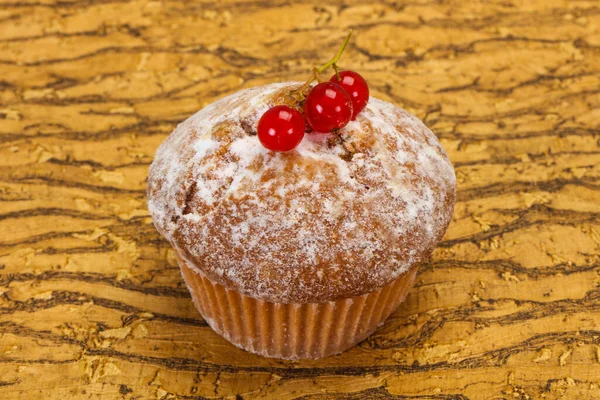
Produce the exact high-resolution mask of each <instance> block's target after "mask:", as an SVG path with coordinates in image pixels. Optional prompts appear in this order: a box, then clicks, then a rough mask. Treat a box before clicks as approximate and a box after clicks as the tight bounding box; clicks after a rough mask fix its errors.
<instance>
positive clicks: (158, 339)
mask: <svg viewBox="0 0 600 400" xmlns="http://www.w3.org/2000/svg"><path fill="white" fill-rule="evenodd" d="M348 27H353V28H355V29H356V36H355V38H354V40H353V41H352V43H351V45H350V47H349V49H348V51H347V52H346V54H345V56H344V58H343V63H342V66H345V67H347V68H352V69H356V70H358V71H360V72H361V73H362V74H364V75H365V76H366V78H367V79H368V82H369V83H370V86H371V89H372V92H373V94H374V95H375V96H377V97H380V98H383V99H386V100H389V101H392V102H394V103H396V104H398V105H401V106H403V107H405V108H407V109H408V110H410V111H412V112H414V113H415V114H417V115H418V116H419V117H420V118H422V119H423V120H424V121H425V122H426V123H427V125H429V126H430V127H431V128H432V129H433V130H434V131H435V132H436V134H437V135H438V136H439V137H440V139H441V141H442V143H443V145H444V146H445V148H446V149H447V150H448V152H449V154H450V157H451V159H452V161H453V162H454V165H455V167H456V172H457V177H458V182H459V185H458V204H457V206H456V212H455V215H454V220H453V222H452V224H451V226H450V229H449V231H448V233H447V235H446V237H445V239H444V241H443V243H441V245H440V247H439V249H438V250H437V251H436V252H435V255H434V258H433V260H432V262H431V263H429V264H428V265H426V266H424V267H423V268H422V270H421V272H420V275H419V277H418V281H417V284H416V287H415V288H414V289H413V290H412V291H411V293H410V295H409V296H408V299H407V301H406V303H405V304H404V305H403V306H402V307H401V308H400V309H399V310H398V311H397V312H395V313H394V314H393V316H392V317H391V318H390V319H389V321H388V322H387V323H386V324H385V326H384V327H383V328H381V329H380V330H379V331H378V332H377V333H376V334H374V335H373V336H372V337H370V338H369V339H368V340H366V341H365V342H363V343H362V344H360V345H359V346H358V347H356V348H354V349H352V350H351V351H348V352H347V353H345V354H343V355H341V356H337V357H330V358H327V359H324V360H321V361H313V362H284V361H277V360H269V359H263V358H260V357H258V356H254V355H251V354H248V353H245V352H243V351H241V350H238V349H236V348H234V347H232V346H231V345H229V344H228V343H227V342H225V341H224V340H223V339H221V338H220V337H218V336H217V335H216V334H214V333H213V332H212V331H211V330H210V328H209V327H208V326H207V325H206V323H205V322H204V321H203V320H202V319H201V317H200V316H199V315H198V314H197V312H196V311H195V310H194V308H193V306H192V302H191V300H190V297H189V296H188V294H187V291H186V289H185V287H184V286H183V282H182V280H181V278H180V276H179V272H178V270H177V267H176V264H175V260H174V258H173V253H172V252H171V251H170V250H169V246H168V245H167V243H166V242H165V241H164V240H162V239H161V237H160V236H159V235H158V233H157V232H156V231H155V229H154V228H153V226H152V224H151V220H150V218H149V217H148V213H147V211H146V206H145V195H144V187H145V179H146V174H147V169H148V165H149V163H150V162H151V160H152V157H153V154H154V151H155V149H156V148H157V146H158V145H159V143H160V142H161V141H162V140H163V139H164V138H165V136H166V135H167V134H168V133H169V132H170V131H171V130H172V129H173V127H174V126H175V125H176V124H177V123H178V122H179V121H181V120H183V119H184V118H186V117H187V116H189V115H190V114H192V113H193V112H195V111H196V110H197V109H199V108H201V107H202V106H204V105H206V104H207V103H209V102H212V101H213V100H215V99H217V98H220V97H222V96H224V95H226V94H229V93H232V92H234V91H236V90H238V89H240V88H242V87H249V86H255V85H260V84H264V83H267V82H275V81H283V80H291V79H303V78H304V77H306V75H307V73H308V72H309V71H310V69H311V67H312V66H313V65H315V64H317V63H318V62H321V61H325V60H327V59H328V58H329V57H330V56H331V55H332V54H333V53H334V52H335V50H336V49H337V47H338V45H339V43H340V41H341V40H342V38H343V36H344V35H345V34H346V31H347V28H348ZM599 121H600V2H598V1H585V0H578V1H567V0H563V1H554V0H552V1H551V0H497V1H493V2H487V1H483V0H478V1H475V0H473V1H456V0H455V1H452V0H437V1H436V0H434V1H432V0H411V1H399V2H391V1H387V0H381V1H378V2H371V1H368V0H347V1H344V2H343V3H342V2H338V3H337V4H325V3H324V2H323V1H316V0H315V1H312V2H304V4H300V2H291V1H285V0H274V1H266V0H256V1H223V2H208V1H207V2H202V1H196V2H188V1H184V0H170V1H123V0H82V1H75V0H61V1H52V0H23V1H21V0H0V397H2V398H3V399H42V398H43V399H67V398H76V399H96V398H102V399H121V398H123V399H142V398H143V399H146V398H148V399H204V398H221V397H226V398H231V399H236V400H239V399H260V398H275V399H284V398H302V399H351V398H363V399H378V398H391V399H446V400H449V399H542V398H543V399H562V398H564V399H599V398H600V257H599V253H600V187H599V185H600V183H599V180H600V149H599V147H600V123H599Z"/></svg>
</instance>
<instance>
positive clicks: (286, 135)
mask: <svg viewBox="0 0 600 400" xmlns="http://www.w3.org/2000/svg"><path fill="white" fill-rule="evenodd" d="M305 129H306V125H305V124H304V118H302V114H300V113H299V112H298V111H296V110H294V109H293V108H290V107H288V106H275V107H273V108H270V109H268V110H267V111H266V112H265V113H264V114H263V115H262V117H260V121H258V140H260V143H261V144H262V145H263V146H265V147H266V148H267V149H269V150H272V151H290V150H292V149H293V148H295V147H296V146H298V145H299V144H300V142H301V141H302V138H303V137H304V131H305Z"/></svg>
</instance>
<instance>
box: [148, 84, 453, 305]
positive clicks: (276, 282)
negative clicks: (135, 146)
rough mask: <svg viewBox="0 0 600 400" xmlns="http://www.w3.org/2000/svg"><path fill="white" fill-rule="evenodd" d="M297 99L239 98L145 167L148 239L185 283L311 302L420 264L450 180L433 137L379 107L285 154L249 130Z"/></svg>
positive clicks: (250, 92)
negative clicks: (174, 254) (171, 256)
mask: <svg viewBox="0 0 600 400" xmlns="http://www.w3.org/2000/svg"><path fill="white" fill-rule="evenodd" d="M297 86H299V84H298V83H284V84H273V85H267V86H262V87H258V88H252V89H246V90H242V91H240V92H238V93H236V94H234V95H232V96H229V97H227V98H224V99H222V100H220V101H217V102H215V103H213V104H211V105H210V106H208V107H206V108H204V109H203V110H201V111H199V112H198V113H196V114H195V115H194V116H192V117H190V118H189V119H188V120H186V121H185V122H183V123H182V124H180V125H179V126H178V127H177V128H176V129H175V131H174V132H173V133H172V134H171V135H170V136H169V138H168V139H167V140H166V141H165V142H164V143H163V144H162V145H161V146H160V148H159V149H158V152H157V154H156V158H155V160H154V162H153V164H152V166H151V167H150V174H149V177H148V204H149V209H150V213H151V215H152V217H153V219H154V223H155V225H156V227H157V229H158V230H159V231H160V232H161V233H162V234H163V235H164V236H165V237H166V238H167V239H168V240H169V241H170V242H171V243H172V245H173V246H174V247H175V248H176V249H177V250H178V252H179V253H180V255H181V256H182V257H183V258H185V259H186V261H188V264H190V265H191V266H193V267H194V268H196V269H197V271H199V272H201V273H202V274H204V275H206V276H208V277H209V278H210V279H212V280H214V281H216V282H219V283H221V284H223V285H225V286H227V287H229V288H231V289H234V290H236V291H238V292H241V293H243V294H246V295H248V296H250V297H254V298H258V299H263V300H269V301H275V302H283V303H292V302H294V303H297V302H321V301H328V300H335V299H338V298H345V297H352V296H357V295H361V294H364V293H368V292H371V291H373V290H375V289H377V288H379V287H381V286H384V285H386V284H388V283H390V282H391V281H392V280H394V279H395V278H396V277H398V276H399V275H400V274H402V273H403V272H406V271H407V270H408V269H410V268H411V267H413V266H414V265H416V264H418V263H419V262H421V261H422V260H423V259H424V258H426V257H428V256H429V254H430V253H431V251H432V250H433V248H434V246H435V245H436V244H437V242H438V241H439V240H440V239H441V236H442V235H443V233H444V231H445V229H446V227H447V225H448V223H449V221H450V217H451V215H452V211H453V205H454V199H455V185H456V183H455V176H454V170H453V168H452V165H451V164H450V162H449V160H448V157H447V155H446V153H445V152H444V150H443V148H442V147H441V145H440V144H439V142H438V140H437V138H436V137H435V135H433V133H432V132H431V131H430V130H429V129H427V127H425V125H424V124H423V123H422V122H421V121H420V120H419V119H417V118H416V117H414V116H412V115H411V114H409V113H407V112H406V111H404V110H402V109H400V108H398V107H396V106H394V105H392V104H390V103H387V102H384V101H381V100H377V99H374V98H371V99H370V100H369V103H368V105H367V107H366V108H365V109H364V110H363V111H362V112H361V113H360V114H359V115H358V116H357V119H356V121H352V122H350V123H349V124H348V125H347V126H346V127H344V128H343V129H341V130H340V132H339V134H338V135H336V134H307V135H305V137H304V139H303V141H302V142H301V143H300V145H299V146H298V147H297V148H296V149H295V150H293V151H291V152H288V153H273V152H270V151H268V150H266V149H265V148H264V147H263V146H262V145H261V144H260V142H259V140H258V138H257V136H256V134H255V131H254V130H255V129H256V125H257V122H258V118H259V117H260V115H262V113H264V111H266V110H267V109H268V108H269V107H271V106H273V105H276V104H280V103H281V99H282V96H283V94H285V93H286V92H289V91H290V90H291V89H293V88H295V87H297Z"/></svg>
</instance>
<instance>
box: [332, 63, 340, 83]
mask: <svg viewBox="0 0 600 400" xmlns="http://www.w3.org/2000/svg"><path fill="white" fill-rule="evenodd" d="M332 67H333V70H334V71H335V77H336V78H337V80H338V82H339V81H341V80H342V77H341V76H340V68H339V67H338V66H337V64H333V65H332Z"/></svg>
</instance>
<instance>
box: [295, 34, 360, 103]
mask: <svg viewBox="0 0 600 400" xmlns="http://www.w3.org/2000/svg"><path fill="white" fill-rule="evenodd" d="M350 36H352V29H350V32H348V36H346V40H344V43H342V46H341V47H340V49H339V50H338V52H337V53H336V55H335V56H333V58H332V59H331V60H329V61H327V62H326V63H325V64H323V65H321V66H320V67H315V68H314V70H313V75H312V76H311V77H310V79H309V80H307V81H306V82H305V83H304V85H302V86H301V87H299V88H298V89H296V90H292V92H291V93H295V94H298V93H302V92H304V91H305V90H306V89H308V88H309V87H310V85H311V83H313V82H314V81H315V79H316V80H317V81H318V82H319V83H321V77H320V76H319V74H321V73H322V72H324V71H325V70H326V69H327V68H329V67H333V69H334V70H335V73H336V75H337V78H338V80H341V78H340V72H339V68H338V66H337V62H338V61H339V60H340V57H341V56H342V53H343V52H344V50H345V49H346V46H347V45H348V42H349V41H350Z"/></svg>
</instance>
